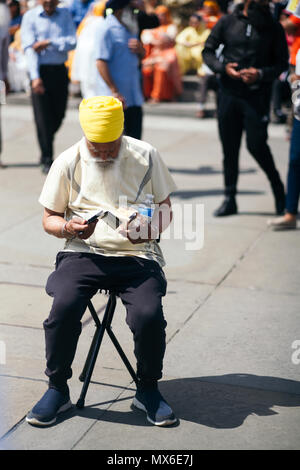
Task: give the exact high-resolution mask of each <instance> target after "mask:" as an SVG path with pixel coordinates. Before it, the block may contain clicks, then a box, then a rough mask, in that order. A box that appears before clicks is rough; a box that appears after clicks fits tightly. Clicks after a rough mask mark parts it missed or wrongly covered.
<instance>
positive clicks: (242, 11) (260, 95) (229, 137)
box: [203, 0, 288, 217]
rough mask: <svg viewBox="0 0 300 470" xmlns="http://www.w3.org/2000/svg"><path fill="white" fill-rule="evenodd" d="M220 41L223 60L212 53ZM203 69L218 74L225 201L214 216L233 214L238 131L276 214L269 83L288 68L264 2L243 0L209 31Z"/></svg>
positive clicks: (281, 202) (279, 188) (281, 198)
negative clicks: (271, 196)
mask: <svg viewBox="0 0 300 470" xmlns="http://www.w3.org/2000/svg"><path fill="white" fill-rule="evenodd" d="M220 44H224V49H223V59H224V60H223V62H221V61H219V60H218V59H217V57H216V55H215V51H216V50H217V48H218V47H219V45H220ZM203 58H204V61H205V62H206V64H207V65H208V67H209V68H210V69H211V70H213V71H214V72H215V73H218V74H220V75H221V79H220V93H219V103H218V124H219V134H220V138H221V142H222V147H223V155H224V161H223V165H224V179H225V200H224V202H223V204H222V205H221V206H220V207H219V208H218V209H217V210H216V211H215V213H214V215H215V216H217V217H220V216H227V215H231V214H236V213H237V204H236V199H235V196H236V191H237V180H238V158H239V150H240V143H241V137H242V133H243V130H245V132H246V143H247V148H248V150H249V152H250V153H251V154H252V156H253V157H254V158H255V160H256V161H257V163H258V164H259V165H260V167H261V168H262V169H263V171H264V172H265V173H266V175H267V177H268V179H269V181H270V184H271V187H272V191H273V194H274V198H275V207H276V213H277V214H281V213H282V212H283V211H284V206H285V194H284V186H283V183H282V181H281V179H280V175H279V173H278V171H277V169H276V167H275V164H274V160H273V156H272V153H271V150H270V148H269V146H268V144H267V139H268V133H267V129H268V122H269V108H270V100H271V93H272V81H273V80H274V79H275V78H276V77H278V76H279V75H280V74H281V72H283V71H284V70H287V68H288V49H287V44H286V39H285V34H284V31H283V28H282V26H281V25H280V24H279V23H278V22H276V21H275V20H274V19H273V17H272V15H271V12H270V8H269V4H268V0H244V2H243V3H242V4H239V5H237V7H236V9H235V10H234V12H233V13H232V14H229V15H225V16H223V17H222V18H221V19H220V20H219V21H218V23H217V24H216V25H215V26H214V28H213V29H212V32H211V34H210V36H209V37H208V39H207V41H206V44H205V48H204V51H203Z"/></svg>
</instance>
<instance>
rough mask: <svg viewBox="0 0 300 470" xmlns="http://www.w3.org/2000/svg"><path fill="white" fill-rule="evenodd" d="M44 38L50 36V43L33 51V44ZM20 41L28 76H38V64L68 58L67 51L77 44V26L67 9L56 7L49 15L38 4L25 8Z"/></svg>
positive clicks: (58, 61) (56, 63)
mask: <svg viewBox="0 0 300 470" xmlns="http://www.w3.org/2000/svg"><path fill="white" fill-rule="evenodd" d="M44 39H50V41H51V43H50V44H49V46H48V47H47V48H46V49H44V50H43V51H41V52H39V53H37V52H35V50H34V49H33V48H32V46H33V44H34V43H35V42H37V41H43V40H44ZM21 41H22V47H23V49H24V51H25V56H26V60H27V66H28V71H29V75H30V79H31V80H34V79H35V78H39V77H40V74H39V66H40V65H44V64H52V65H60V64H63V63H64V62H65V61H66V60H67V58H68V51H70V50H71V49H74V48H75V46H76V29H75V25H74V23H73V20H72V17H71V14H70V12H69V10H68V9H67V8H56V10H55V12H54V13H53V14H52V15H51V16H48V15H47V14H46V13H45V11H44V9H43V7H42V6H41V5H39V6H38V7H36V8H33V9H32V10H28V11H27V12H26V13H25V15H24V16H23V21H22V24H21Z"/></svg>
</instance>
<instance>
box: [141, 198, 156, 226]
mask: <svg viewBox="0 0 300 470" xmlns="http://www.w3.org/2000/svg"><path fill="white" fill-rule="evenodd" d="M138 212H139V213H140V214H141V215H143V216H144V217H147V218H148V219H149V220H151V219H152V216H153V212H154V196H153V194H146V198H145V201H144V202H143V203H142V204H140V205H139V207H138Z"/></svg>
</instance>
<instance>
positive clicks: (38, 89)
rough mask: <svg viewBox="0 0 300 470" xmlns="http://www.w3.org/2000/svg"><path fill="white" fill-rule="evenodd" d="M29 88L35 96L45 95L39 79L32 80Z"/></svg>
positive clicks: (41, 81) (42, 84)
mask: <svg viewBox="0 0 300 470" xmlns="http://www.w3.org/2000/svg"><path fill="white" fill-rule="evenodd" d="M31 88H32V91H33V93H36V94H37V95H43V94H44V93H45V88H44V83H43V80H42V79H41V78H35V79H34V80H32V82H31Z"/></svg>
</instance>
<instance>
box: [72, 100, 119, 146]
mask: <svg viewBox="0 0 300 470" xmlns="http://www.w3.org/2000/svg"><path fill="white" fill-rule="evenodd" d="M79 121H80V125H81V127H82V130H83V132H84V134H85V136H86V138H87V139H88V140H89V141H90V142H96V143H105V142H113V141H114V140H117V139H118V138H119V137H120V136H121V134H122V132H123V129H124V112H123V106H122V103H121V101H119V100H118V99H117V98H114V97H113V96H93V97H92V98H87V99H83V100H82V101H81V103H80V105H79Z"/></svg>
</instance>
